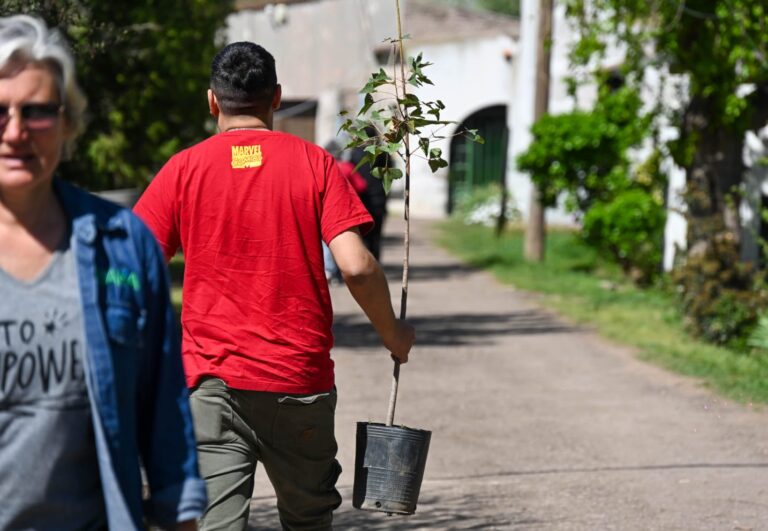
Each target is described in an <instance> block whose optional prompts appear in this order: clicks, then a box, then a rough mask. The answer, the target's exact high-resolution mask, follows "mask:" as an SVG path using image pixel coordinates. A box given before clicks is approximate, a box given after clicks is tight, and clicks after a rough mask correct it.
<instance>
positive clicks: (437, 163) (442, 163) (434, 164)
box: [429, 158, 448, 173]
mask: <svg viewBox="0 0 768 531" xmlns="http://www.w3.org/2000/svg"><path fill="white" fill-rule="evenodd" d="M446 166H448V162H447V161H446V160H445V159H443V158H430V159H429V168H430V169H431V170H432V173H434V172H436V171H437V170H439V169H440V168H445V167H446Z"/></svg>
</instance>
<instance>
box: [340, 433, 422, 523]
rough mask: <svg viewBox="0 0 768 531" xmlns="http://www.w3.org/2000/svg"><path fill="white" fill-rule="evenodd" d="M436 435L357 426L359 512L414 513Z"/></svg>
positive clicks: (354, 502) (356, 504)
mask: <svg viewBox="0 0 768 531" xmlns="http://www.w3.org/2000/svg"><path fill="white" fill-rule="evenodd" d="M431 437H432V432H430V431H426V430H416V429H411V428H403V427H399V426H386V425H384V424H379V423H374V422H358V423H357V449H356V452H355V484H354V488H353V491H352V505H353V506H354V507H355V508H357V509H363V510H367V511H381V512H386V513H393V514H413V513H414V512H416V502H417V501H418V499H419V490H420V489H421V480H422V478H423V477H424V467H425V466H426V464H427V452H428V451H429V441H430V438H431Z"/></svg>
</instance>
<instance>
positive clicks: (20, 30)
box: [0, 15, 87, 157]
mask: <svg viewBox="0 0 768 531" xmlns="http://www.w3.org/2000/svg"><path fill="white" fill-rule="evenodd" d="M30 63H41V64H44V65H46V66H48V67H50V70H51V72H52V73H53V74H54V78H55V80H56V85H57V87H58V90H59V97H60V99H61V102H62V104H63V105H64V116H65V118H66V121H67V126H68V127H67V137H66V140H65V143H64V156H65V157H67V156H69V155H71V154H72V150H73V149H74V144H75V140H76V139H77V137H78V135H80V133H81V132H82V131H83V129H84V128H85V107H86V104H87V103H86V99H85V96H84V94H83V91H82V90H80V87H79V86H78V84H77V80H76V79H75V62H74V59H73V57H72V52H71V51H70V48H69V45H68V43H67V41H66V39H65V38H64V37H63V36H62V35H61V33H59V32H58V31H57V30H54V29H51V30H49V29H48V27H47V26H46V25H45V22H43V21H42V20H40V19H38V18H35V17H31V16H29V15H13V16H10V17H1V18H0V77H2V76H6V75H10V74H11V73H12V72H16V71H18V69H19V68H23V67H24V66H26V65H28V64H30Z"/></svg>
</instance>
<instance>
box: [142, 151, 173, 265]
mask: <svg viewBox="0 0 768 531" xmlns="http://www.w3.org/2000/svg"><path fill="white" fill-rule="evenodd" d="M176 172H177V170H176V164H175V160H174V159H171V160H170V161H168V162H167V163H166V164H165V166H163V167H162V168H161V169H160V171H159V172H158V174H157V175H156V176H155V178H154V179H152V182H150V183H149V186H147V189H146V190H144V193H143V194H141V197H140V198H139V200H138V202H137V203H136V205H134V207H133V213H134V214H136V215H137V216H139V218H141V220H142V221H143V222H144V223H145V224H146V225H147V226H148V227H149V229H150V230H151V231H152V234H154V235H155V239H157V242H158V243H159V244H160V247H161V248H162V250H163V254H164V255H165V259H166V261H170V260H171V258H173V255H175V254H176V251H177V250H178V249H179V246H180V241H179V228H178V224H177V221H176V220H177V211H176V208H177V205H178V198H177V197H176V193H175V187H174V186H173V183H174V182H175V180H176V179H175V177H176Z"/></svg>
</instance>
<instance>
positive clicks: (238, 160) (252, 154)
mask: <svg viewBox="0 0 768 531" xmlns="http://www.w3.org/2000/svg"><path fill="white" fill-rule="evenodd" d="M261 160H262V157H261V146H232V168H234V169H240V168H257V167H259V166H261Z"/></svg>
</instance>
